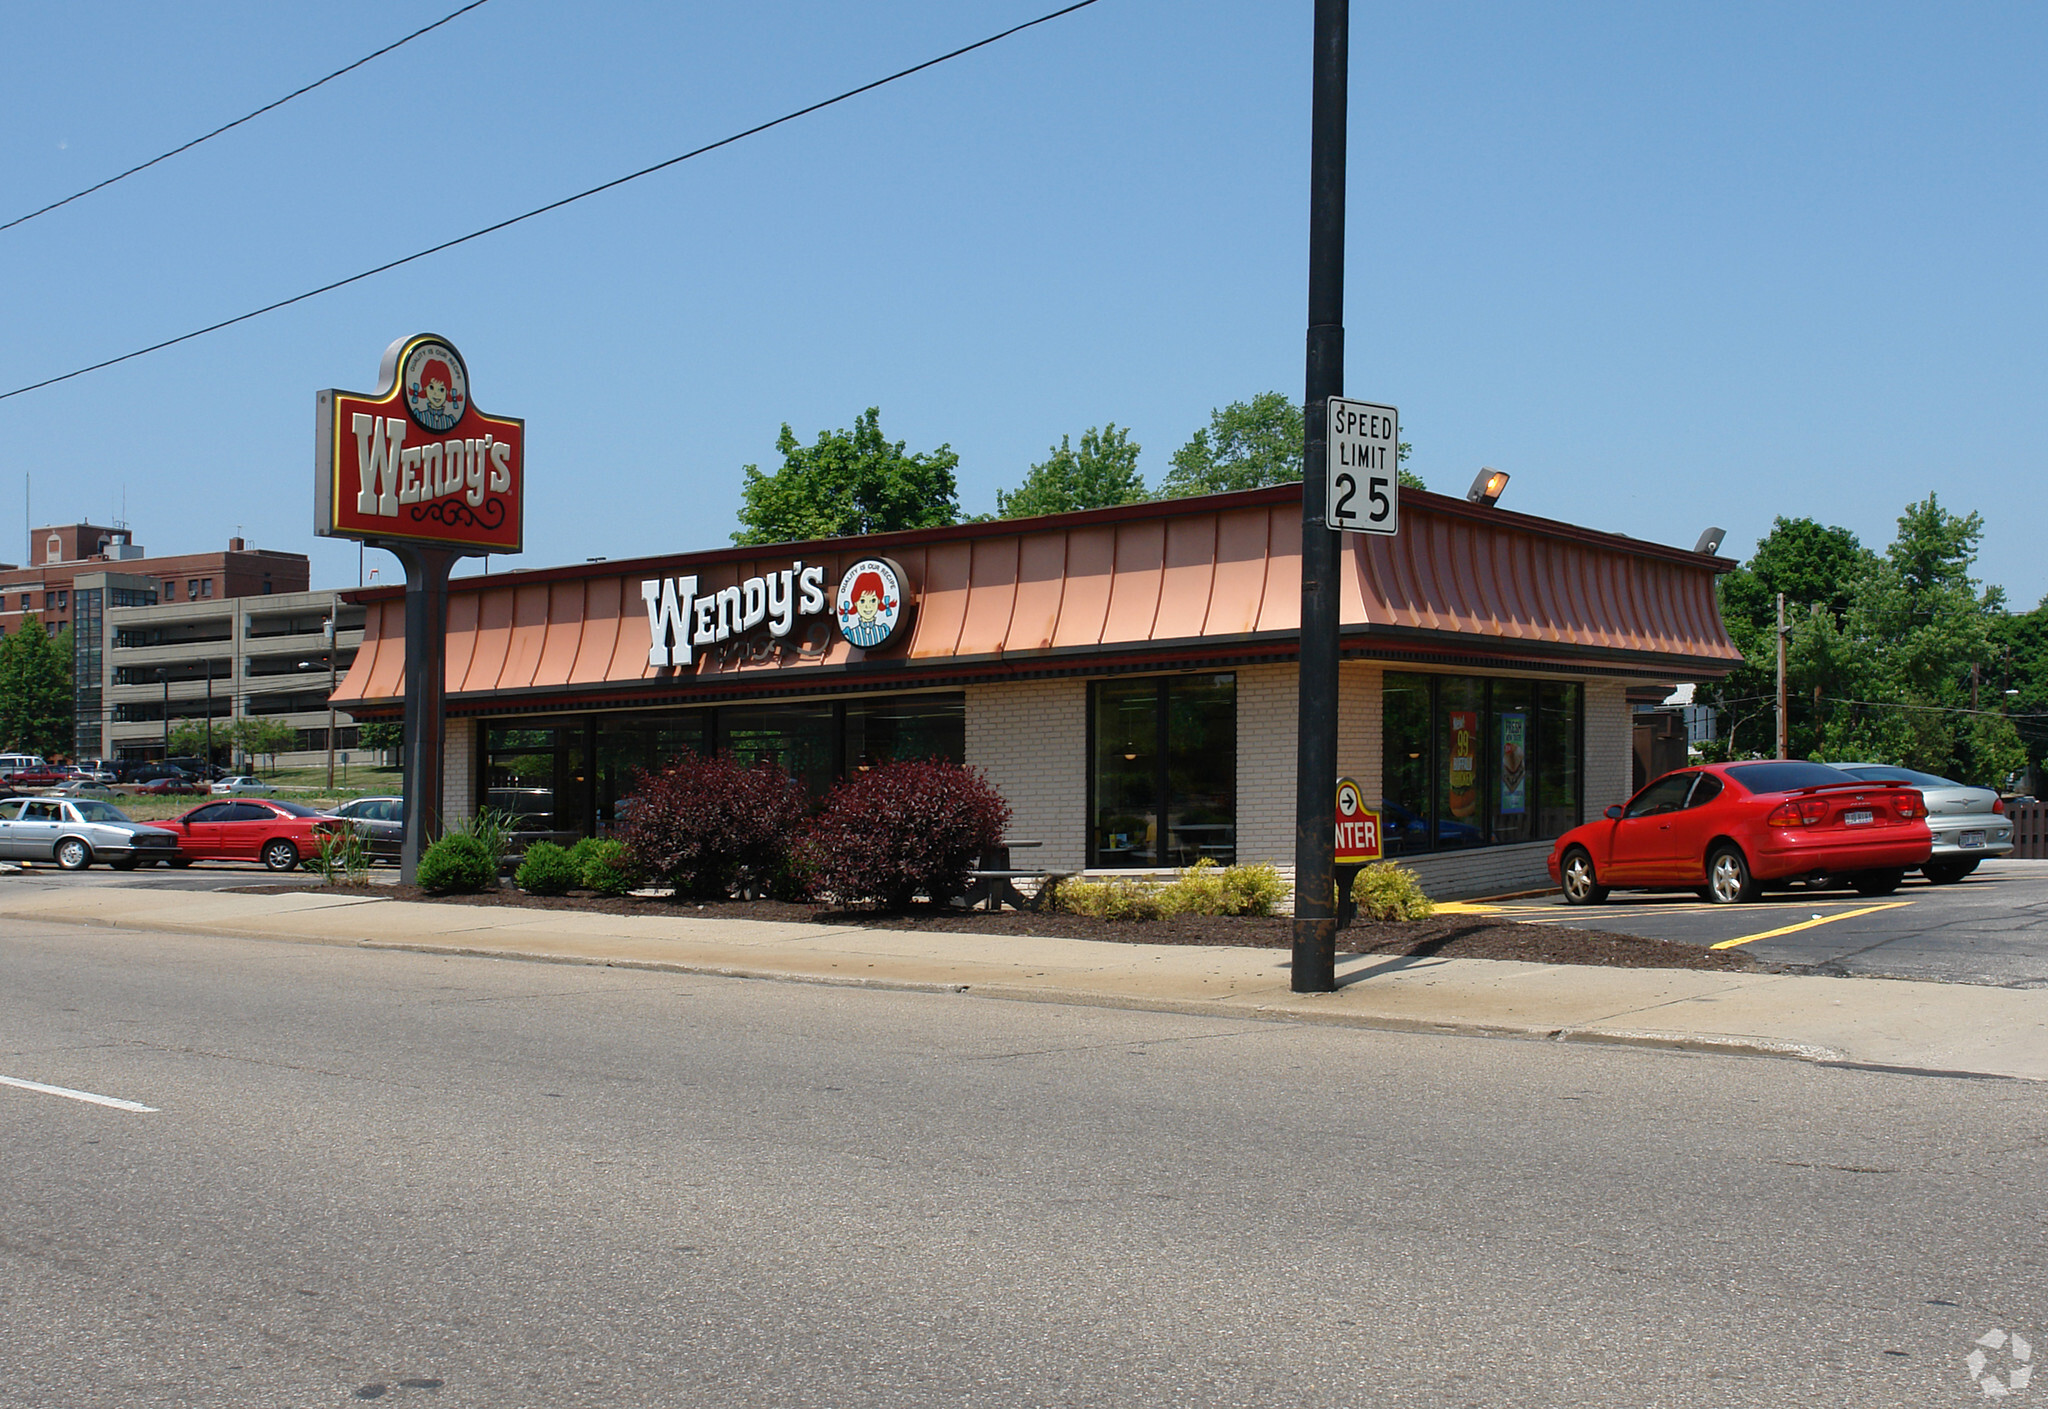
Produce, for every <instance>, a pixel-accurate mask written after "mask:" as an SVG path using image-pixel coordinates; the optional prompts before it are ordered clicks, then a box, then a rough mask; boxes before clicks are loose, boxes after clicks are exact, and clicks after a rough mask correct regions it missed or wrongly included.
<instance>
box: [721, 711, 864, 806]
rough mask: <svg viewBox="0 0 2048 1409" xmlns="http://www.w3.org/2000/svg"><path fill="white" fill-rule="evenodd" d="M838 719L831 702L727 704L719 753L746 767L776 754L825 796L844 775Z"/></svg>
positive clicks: (789, 770)
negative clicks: (840, 755)
mask: <svg viewBox="0 0 2048 1409" xmlns="http://www.w3.org/2000/svg"><path fill="white" fill-rule="evenodd" d="M836 722H837V721H836V720H835V718H834V715H833V709H832V706H831V705H829V704H786V705H761V706H756V707H741V708H732V709H721V710H719V711H718V752H720V753H722V754H726V753H729V754H731V755H732V756H733V757H734V758H735V759H736V760H738V761H739V763H740V764H741V765H742V766H745V765H749V764H752V763H755V762H758V761H759V760H761V759H764V758H771V759H774V760H775V762H777V763H779V764H781V765H782V771H783V772H785V773H787V774H789V775H790V776H791V777H792V778H795V779H798V780H799V781H800V782H802V783H803V785H804V790H805V791H806V792H808V793H809V794H810V795H811V796H812V797H823V796H824V795H825V794H826V793H828V792H830V791H831V790H832V784H833V783H834V782H836V781H837V780H838V776H839V757H838V737H837V730H836V729H835V728H834V727H833V726H834V724H835V723H836Z"/></svg>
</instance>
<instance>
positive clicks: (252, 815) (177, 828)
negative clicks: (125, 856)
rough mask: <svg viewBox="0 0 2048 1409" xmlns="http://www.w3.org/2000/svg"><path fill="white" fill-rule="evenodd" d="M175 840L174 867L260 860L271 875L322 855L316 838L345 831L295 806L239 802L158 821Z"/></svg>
mask: <svg viewBox="0 0 2048 1409" xmlns="http://www.w3.org/2000/svg"><path fill="white" fill-rule="evenodd" d="M156 825H157V826H159V827H164V828H167V829H169V830H170V831H172V832H175V833H176V834H177V837H178V859H177V860H175V861H173V862H171V865H173V866H189V865H191V864H192V863H193V862H194V861H261V862H262V863H263V864H264V865H266V866H268V867H269V868H270V869H271V870H273V871H289V870H291V869H292V867H294V866H296V865H298V864H299V863H300V862H301V861H304V860H305V859H306V858H308V857H311V856H318V855H319V854H320V838H321V837H322V836H323V835H325V834H326V833H328V832H333V831H339V830H341V829H344V828H346V827H347V825H348V824H347V823H346V822H341V821H337V820H336V819H335V818H333V817H330V816H328V815H327V814H326V813H324V812H315V811H314V810H313V809H312V808H310V807H304V806H301V805H300V804H298V803H296V802H274V801H272V800H271V799H269V798H253V797H241V798H234V799H232V800H227V801H222V802H209V803H207V804H205V805H204V806H202V807H195V808H193V809H192V810H191V811H190V812H187V813H186V814H185V815H184V816H182V817H179V818H176V819H174V820H172V821H169V822H158V823H157V824H156Z"/></svg>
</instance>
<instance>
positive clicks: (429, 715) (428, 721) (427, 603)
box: [385, 545, 464, 885]
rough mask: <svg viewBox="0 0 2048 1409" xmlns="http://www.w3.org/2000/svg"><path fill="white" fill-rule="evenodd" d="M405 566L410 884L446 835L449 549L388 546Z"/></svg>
mask: <svg viewBox="0 0 2048 1409" xmlns="http://www.w3.org/2000/svg"><path fill="white" fill-rule="evenodd" d="M385 546H388V547H390V549H391V551H392V552H393V553H395V554H396V555H397V556H398V560H399V561H400V562H401V563H404V564H405V832H404V840H403V841H402V842H401V843H400V848H399V860H398V878H399V880H400V881H402V882H403V883H404V884H406V885H411V884H412V883H413V882H414V880H415V879H416V878H417V877H418V875H419V865H420V854H421V853H422V852H424V851H425V850H426V849H427V847H428V846H429V845H430V844H432V842H433V841H434V839H435V838H436V837H438V836H439V835H440V834H441V751H442V738H443V734H444V731H445V727H446V722H447V721H446V719H445V718H444V715H443V703H444V701H445V699H446V697H447V693H448V681H447V650H448V570H449V569H450V568H452V567H454V566H455V563H456V560H457V559H459V558H461V557H462V556H464V555H463V554H461V553H458V552H456V551H454V550H453V549H448V548H419V547H413V546H410V545H385Z"/></svg>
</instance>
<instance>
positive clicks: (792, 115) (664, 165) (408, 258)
mask: <svg viewBox="0 0 2048 1409" xmlns="http://www.w3.org/2000/svg"><path fill="white" fill-rule="evenodd" d="M479 3H481V0H479ZM1095 3H1096V0H1076V3H1074V4H1072V5H1067V6H1064V7H1062V8H1061V9H1057V10H1053V11H1050V12H1049V13H1047V14H1043V15H1040V16H1039V17H1038V18H1037V19H1035V20H1026V21H1024V23H1022V24H1017V25H1012V26H1010V28H1008V29H1006V30H1003V31H1001V32H999V33H996V34H991V35H990V36H988V38H986V39H977V40H975V41H974V43H972V44H967V45H963V46H962V47H960V48H958V49H955V50H953V51H952V52H950V53H946V54H940V55H939V56H938V57H937V58H931V59H926V60H925V61H924V62H923V63H921V64H912V65H911V66H910V67H909V68H907V69H901V70H898V71H897V72H895V73H892V74H890V75H889V76H888V77H886V78H877V79H875V80H874V81H873V82H870V83H863V84H861V85H860V87H858V88H849V89H847V90H846V91H845V92H844V93H840V94H838V95H837V96H835V97H831V98H826V99H823V100H821V101H819V102H816V103H812V104H811V105H810V106H808V107H802V108H798V109H796V110H795V111H794V112H787V113H784V114H783V115H782V116H781V117H778V118H772V119H770V120H769V121H767V122H763V123H759V124H757V125H755V126H753V127H749V128H747V129H746V130H745V131H743V132H735V133H733V134H732V135H731V136H730V137H721V138H719V139H718V140H717V141H716V142H708V143H706V144H705V145H704V146H701V147H697V148H695V149H693V150H691V151H687V152H684V153H683V154H682V155H680V156H673V157H670V158H669V159H668V160H667V161H659V162H656V163H655V164H654V165H653V166H645V167H642V168H641V169H640V170H638V171H634V172H629V173H627V174H626V175H624V176H617V177H614V178H612V179H611V180H610V181H606V182H603V183H601V184H600V185H596V186H592V187H590V188H589V189H588V190H583V191H578V192H577V193H576V194H575V195H573V196H564V197H562V198H561V199H560V200H558V201H550V202H548V203H547V204H546V205H543V206H535V207H534V208H533V209H532V210H529V211H527V212H526V213H525V214H523V215H515V216H512V217H510V218H508V219H505V220H500V221H498V222H497V223H496V224H494V225H486V226H484V227H483V228H482V229H481V230H472V231H470V232H469V233H468V234H467V235H458V236H456V237H455V238H454V239H452V240H443V241H442V242H441V243H440V244H438V245H429V246H428V247H427V248H425V249H423V250H419V251H417V252H416V253H413V254H408V255H405V256H403V257H401V258H399V259H393V260H389V261H387V262H385V263H383V264H379V265H377V266H376V267H375V268H373V269H365V270H363V271H362V273H360V274H351V275H349V276H348V277H347V278H346V279H336V280H335V281H334V282H333V283H331V284H322V285H321V286H320V287H319V288H317V289H308V290H306V291H305V292H304V293H302V294H293V295H292V296H291V297H290V298H281V299H279V300H278V301H277V302H276V303H267V304H265V305H264V306H263V307H261V308H252V309H250V310H249V311H248V312H247V313H238V314H236V315H235V316H234V317H232V318H223V319H222V320H221V321H220V322H218V323H209V324H208V325H207V326H206V327H204V328H195V329H193V330H192V331H191V332H189V333H180V334H179V335H178V336H177V337H174V338H165V339H164V340H163V341H162V342H157V343H151V344H150V345H149V346H148V347H138V348H137V349H135V351H133V352H124V353H122V354H121V355H120V356H119V357H109V358H107V359H106V360H105V361H103V362H95V363H93V364H92V365H90V366H87V367H79V368H77V369H75V370H73V371H69V372H64V373H60V374H59V375H57V376H54V377H45V378H43V379H42V380H41V381H39V382H30V383H29V384H28V385H27V386H18V387H16V388H14V390H12V391H0V401H5V400H7V399H8V398H9V397H15V396H20V395H22V394H24V393H26V392H31V391H40V390H41V389H42V388H44V387H46V386H55V385H56V384H57V383H58V382H68V381H70V380H71V379H72V378H73V377H82V376H84V375H86V373H88V372H97V371H100V370H102V369H104V368H107V367H112V366H115V365H117V364H119V363H122V362H132V361H134V360H135V359H136V358H138V357H146V356H148V355H149V354H150V353H152V352H161V351H163V350H164V349H165V348H167V347H176V346H177V345H178V344H179V343H181V342H190V341H192V339H194V338H203V337H205V336H206V335H207V334H208V333H217V332H219V331H220V330H221V329H222V328H232V327H233V326H234V325H235V324H237V323H246V322H248V321H249V320H250V319H251V318H261V317H262V316H263V315H264V314H266V313H275V312H276V311H277V310H278V309H280V308H289V307H291V306H292V305H293V304H295V303H304V302H305V301H306V300H307V299H309V298H318V297H319V296H320V295H321V294H325V293H332V292H334V290H336V289H341V288H346V287H348V286H349V285H350V284H356V283H361V282H362V281H363V280H364V279H368V278H372V277H374V276H375V275H378V274H382V273H385V272H387V271H389V270H392V269H396V268H398V267H399V266H400V265H405V264H411V263H413V262H414V261H415V260H420V259H425V258H426V257H427V256H428V255H432V254H439V253H440V252H441V251H442V250H448V249H453V248H455V246H457V245H464V244H468V243H469V242H470V241H471V240H476V239H481V238H482V237H483V236H485V235H490V234H495V233H496V232H497V231H499V230H504V229H507V228H509V227H510V226H513V225H517V224H519V223H520V222H521V221H523V220H531V219H533V218H534V217H535V216H537V215H546V214H547V213H548V212H549V211H553V210H560V209H561V208H562V207H563V206H566V205H574V204H575V203H576V202H577V201H580V200H584V199H586V198H588V197H590V196H595V195H597V194H599V193H600V192H603V191H609V190H611V189H612V188H613V187H615V186H623V185H625V184H626V183H627V182H629V181H638V180H639V179H640V178H641V177H643V176H652V175H653V174H654V173H655V172H657V171H666V170H667V169H668V168H669V167H672V166H674V165H676V164H677V163H679V162H686V161H688V160H690V159H691V158H692V157H701V156H703V155H704V154H705V153H706V152H715V151H717V150H718V149H719V148H720V147H729V146H731V145H732V144H733V143H735V142H738V141H742V140H744V139H746V138H748V137H752V136H755V135H757V134H759V133H762V132H766V131H767V130H768V129H769V128H771V127H780V126H781V125H782V124H783V123H785V122H794V121H795V120H796V119H798V118H800V117H807V116H809V115H810V114H812V113H814V112H818V111H820V110H821V109H824V108H829V107H831V106H832V105H833V104H835V103H843V102H845V101H846V100H847V99H848V98H857V97H859V96H860V95H861V94H863V93H870V92H873V91H874V90H875V89H877V88H881V87H884V86H886V85H887V84H891V83H894V82H896V81H897V80H898V79H902V78H908V77H910V76H911V75H912V74H914V73H922V72H923V71H924V70H926V69H928V68H932V67H934V66H936V65H938V64H943V63H945V62H947V61H948V60H950V59H957V58H959V57H960V56H961V55H963V54H971V53H973V52H974V51H975V50H976V49H985V48H987V47H988V46H989V45H991V44H994V43H997V42H999V41H1001V40H1004V39H1008V38H1009V37H1010V36H1011V35H1013V34H1020V33H1022V32H1023V31H1025V30H1027V29H1030V28H1032V27H1033V26H1035V25H1041V24H1045V23H1047V22H1048V21H1050V20H1056V19H1059V18H1061V17H1062V16H1064V15H1071V14H1072V13H1074V11H1076V10H1085V9H1087V8H1088V7H1089V6H1090V5H1093V4H1095Z"/></svg>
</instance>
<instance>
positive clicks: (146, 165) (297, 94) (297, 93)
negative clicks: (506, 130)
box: [0, 0, 485, 230]
mask: <svg viewBox="0 0 2048 1409" xmlns="http://www.w3.org/2000/svg"><path fill="white" fill-rule="evenodd" d="M484 3H485V0H469V3H468V4H467V5H464V6H463V7H462V8H461V9H459V10H454V11H451V12H449V13H448V14H445V15H443V16H441V18H440V19H438V20H435V21H434V22H433V23H432V24H430V25H428V26H427V27H426V28H424V29H416V30H414V31H413V32H412V33H411V34H408V35H406V36H405V38H403V39H397V40H393V41H392V42H391V43H389V44H386V45H385V46H384V47H383V48H381V49H379V50H377V51H376V52H375V53H371V54H365V55H363V56H362V57H361V58H360V59H357V60H356V61H355V62H354V63H352V64H350V65H348V66H347V67H346V68H338V69H336V70H335V71H334V72H333V73H330V74H328V75H327V77H325V78H318V79H315V80H314V81H313V82H311V83H308V84H307V85H306V86H305V87H304V88H295V89H293V90H292V91H291V92H289V93H287V94H285V95H284V96H283V97H282V98H279V99H278V100H277V101H275V102H272V103H265V104H264V105H263V106H262V107H260V108H258V109H256V111H255V112H252V113H244V114H243V115H242V116H240V117H238V118H236V119H235V120H234V121H233V122H230V123H224V124H223V125H221V126H219V127H216V128H214V129H213V131H211V132H209V133H207V134H206V135H205V136H203V137H194V138H193V139H192V140H191V141H189V142H187V143H185V145H183V146H182V147H173V148H171V149H170V150H169V151H168V152H165V153H163V154H162V155H161V156H154V157H151V158H150V159H149V160H148V161H146V162H143V163H142V164H141V165H140V166H131V167H129V168H128V169H127V170H126V171H124V172H122V173H121V174H120V175H118V176H109V177H108V178H107V179H106V180H104V181H102V182H100V183H99V184H97V185H94V186H88V187H86V188H85V189H84V190H83V191H74V192H72V193H71V194H70V195H68V196H66V197H65V198H64V199H63V200H61V201H51V202H50V203H49V204H48V205H46V206H44V207H43V208H42V209H41V210H32V211H30V212H29V213H28V214H27V215H17V216H15V217H14V219H12V220H10V221H8V222H7V223H6V224H5V225H0V230H12V229H13V228H14V227H15V226H17V225H24V224H27V223H28V222H29V221H31V220H34V219H35V218H36V217H37V216H38V215H48V214H49V213H50V212H51V211H53V210H56V209H57V208H58V207H59V206H67V205H70V204H71V203H72V202H73V201H75V200H78V199H80V198H81V197H84V196H89V195H91V194H92V193H93V192H94V191H104V190H105V189H106V188H107V187H109V186H111V185H113V184H114V183H115V182H116V181H126V180H127V179H128V178H129V177H131V176H133V175H134V174H135V173H136V172H138V171H147V170H149V169H150V168H151V167H152V166H155V165H156V164H157V163H158V162H160V161H169V160H170V159H171V158H172V157H174V156H176V155H178V153H180V152H189V151H191V150H192V149H193V148H194V147H196V146H198V145H199V144H200V143H201V142H211V141H212V140H213V139H214V138H216V137H218V136H220V134H221V133H223V132H227V131H230V130H232V129H234V128H237V127H240V126H241V125H242V124H243V123H245V122H248V121H249V120H250V119H251V118H258V117H261V116H263V114H265V113H267V112H269V111H270V110H271V109H273V108H281V107H283V106H284V105H285V104H286V103H289V102H290V101H291V100H292V99H294V98H302V97H304V96H305V95H306V94H308V93H310V92H312V91H313V90H314V89H315V88H318V87H319V86H320V85H321V84H323V83H332V82H333V81H334V80H335V79H337V78H339V77H341V76H342V75H343V74H345V73H352V72H354V71H355V70H356V69H359V68H361V67H362V66H363V65H364V64H367V63H368V62H370V60H372V59H379V58H382V57H383V56H384V55H386V54H388V53H390V52H391V51H392V50H393V49H397V48H399V47H401V46H403V45H406V44H410V43H412V41H413V40H415V39H417V38H419V37H420V36H421V35H422V34H429V33H432V32H433V31H434V30H437V29H439V28H440V27H441V26H442V25H444V24H446V23H448V21H450V20H452V19H457V18H460V17H461V16H463V15H466V14H468V13H469V12H470V11H471V10H474V9H475V8H476V7H477V6H479V5H482V4H484Z"/></svg>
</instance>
